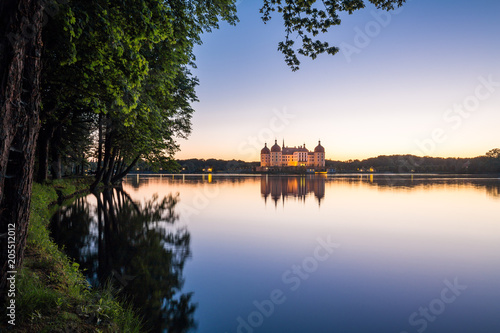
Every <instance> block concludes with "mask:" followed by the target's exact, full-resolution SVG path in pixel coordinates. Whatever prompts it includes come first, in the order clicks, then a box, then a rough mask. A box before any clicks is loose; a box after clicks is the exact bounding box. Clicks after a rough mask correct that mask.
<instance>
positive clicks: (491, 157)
mask: <svg viewBox="0 0 500 333" xmlns="http://www.w3.org/2000/svg"><path fill="white" fill-rule="evenodd" d="M139 165H140V168H139V169H140V170H141V171H154V168H153V167H152V166H150V165H148V164H147V163H145V162H142V164H141V163H139V164H138V166H139ZM259 165H260V163H259V162H245V161H240V160H230V161H226V160H219V159H206V160H205V159H196V158H193V159H188V160H177V161H176V163H175V164H172V168H167V169H165V170H164V171H166V172H183V173H202V172H228V173H243V172H254V171H255V168H256V167H258V166H259ZM325 165H326V168H328V169H335V170H336V171H337V172H370V170H373V172H391V173H406V172H418V173H430V172H436V173H500V149H498V148H496V149H492V150H490V151H488V152H487V153H486V155H484V156H478V157H474V158H452V157H450V158H443V157H429V156H425V157H419V156H414V155H390V156H387V155H381V156H378V157H372V158H367V159H364V160H348V161H334V160H326V162H325Z"/></svg>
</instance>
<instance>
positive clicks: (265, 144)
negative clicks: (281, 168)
mask: <svg viewBox="0 0 500 333" xmlns="http://www.w3.org/2000/svg"><path fill="white" fill-rule="evenodd" d="M260 153H261V154H271V151H270V150H269V148H267V142H266V143H264V148H262V150H261V151H260Z"/></svg>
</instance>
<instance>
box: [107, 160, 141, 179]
mask: <svg viewBox="0 0 500 333" xmlns="http://www.w3.org/2000/svg"><path fill="white" fill-rule="evenodd" d="M139 158H141V155H137V156H136V157H135V159H134V160H133V161H132V163H130V165H129V166H128V167H127V168H126V169H125V170H124V171H122V172H121V173H119V174H117V175H116V176H114V177H113V178H112V179H111V183H112V184H116V183H117V182H118V181H120V180H122V178H123V177H125V176H126V175H127V174H128V173H129V172H130V170H132V168H133V167H134V166H135V164H136V163H137V162H138V161H139Z"/></svg>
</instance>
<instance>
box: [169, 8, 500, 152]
mask: <svg viewBox="0 0 500 333" xmlns="http://www.w3.org/2000/svg"><path fill="white" fill-rule="evenodd" d="M261 4H262V1H259V0H240V1H239V3H238V6H237V8H238V17H239V19H240V22H239V23H238V24H237V25H236V26H230V25H228V24H226V23H225V22H224V23H222V24H221V26H220V29H219V30H214V31H213V32H212V33H207V34H204V35H203V36H202V39H203V44H202V45H200V46H197V47H196V48H195V55H196V58H197V59H196V64H197V69H195V70H194V71H193V73H194V75H196V76H197V77H198V78H199V80H200V85H199V86H198V87H197V94H198V97H199V99H200V101H199V102H196V103H194V105H193V107H194V109H195V110H196V111H195V113H194V116H193V119H192V133H191V135H190V136H189V138H188V139H187V140H184V139H179V140H178V143H179V144H180V148H181V151H180V152H178V153H177V154H176V156H175V157H176V158H178V159H188V158H205V159H208V158H219V159H239V160H244V161H258V160H260V149H262V148H263V147H264V143H267V145H268V146H271V145H272V144H274V140H275V139H276V140H278V143H279V144H280V145H281V143H282V142H283V140H284V141H285V145H286V146H299V145H302V144H306V147H307V148H309V149H312V148H314V147H315V146H316V145H317V144H318V141H319V140H321V145H322V146H323V147H325V151H326V158H327V159H333V160H349V159H364V158H369V157H375V156H379V155H393V154H414V155H418V156H435V157H475V156H480V155H484V154H485V153H486V152H487V151H488V150H490V149H493V148H497V147H500V131H499V129H498V126H499V124H500V38H499V37H500V20H498V13H500V1H497V0H475V1H461V0H439V1H436V0H411V1H409V2H407V3H406V4H405V5H404V6H403V7H402V8H400V9H398V10H397V11H396V12H389V14H388V13H387V12H384V11H380V10H377V9H376V8H375V7H374V6H373V5H371V4H369V5H368V6H367V7H366V8H364V9H362V10H359V11H357V12H355V13H354V14H352V15H347V14H345V15H342V16H341V19H342V24H341V25H340V26H336V27H332V28H331V30H330V31H329V32H328V33H327V34H324V35H322V36H320V38H322V39H323V40H326V41H328V42H329V43H330V45H334V46H337V47H340V51H339V53H337V54H336V55H335V56H330V55H326V54H325V55H320V56H319V57H318V58H317V59H316V60H309V59H306V58H303V57H302V58H299V59H300V60H301V66H300V70H299V71H297V72H292V71H291V70H290V68H289V67H287V65H286V64H285V62H284V59H283V55H282V54H281V53H280V52H279V51H277V45H278V42H279V41H281V40H283V39H284V29H283V22H282V20H281V18H280V17H279V16H277V15H275V16H274V17H273V18H272V20H271V21H270V22H268V23H267V24H264V23H263V22H262V21H261V19H260V16H261V15H260V14H259V8H260V7H261Z"/></svg>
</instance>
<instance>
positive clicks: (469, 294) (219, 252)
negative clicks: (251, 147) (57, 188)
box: [52, 175, 500, 333]
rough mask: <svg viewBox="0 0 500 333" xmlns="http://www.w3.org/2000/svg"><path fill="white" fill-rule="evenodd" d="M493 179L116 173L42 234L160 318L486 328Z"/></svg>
mask: <svg viewBox="0 0 500 333" xmlns="http://www.w3.org/2000/svg"><path fill="white" fill-rule="evenodd" d="M499 208H500V179H499V178H498V177H483V178H463V177H454V176H447V177H441V176H432V175H430V176H429V175H426V176H419V175H413V176H411V175H408V176H398V175H395V176H386V175H374V176H373V175H372V176H370V175H363V176H360V175H355V176H349V175H345V176H342V175H334V176H331V175H329V176H323V175H320V176H306V177H293V176H289V177H285V176H219V175H217V176H215V175H214V176H211V175H204V176H192V175H189V176H188V175H186V176H182V175H176V176H165V175H163V176H143V175H141V176H131V177H128V178H127V179H126V181H125V183H124V185H123V189H122V190H113V191H108V192H105V193H103V194H101V195H100V196H99V197H96V196H94V195H89V196H87V197H85V198H82V199H79V200H77V201H76V202H75V203H74V204H72V205H71V206H68V207H64V208H63V209H62V210H61V211H60V212H59V213H57V214H56V215H55V216H54V219H53V223H52V229H53V237H54V238H55V239H56V241H57V242H58V243H60V244H62V245H64V246H65V248H66V251H67V253H68V254H69V255H70V256H71V257H73V258H75V259H76V260H77V261H78V262H79V263H80V264H81V266H82V268H85V269H86V274H87V276H88V279H89V281H90V282H91V283H92V284H93V285H100V284H103V283H105V282H106V281H111V283H113V285H114V286H115V287H116V288H119V289H121V290H122V294H123V295H126V296H127V297H128V298H129V299H132V300H133V303H134V305H135V306H136V307H137V308H139V309H141V311H142V313H143V315H144V316H145V318H146V319H147V320H148V326H149V327H150V328H151V330H152V331H163V332H188V331H193V332H214V333H215V332H221V333H224V332H227V333H230V332H241V333H250V332H273V333H276V332H278V333H279V332H292V333H293V332H298V333H302V332H307V333H308V332H320V333H322V332H325V333H326V332H341V333H344V332H394V333H401V332H407V333H410V332H420V333H421V332H454V333H460V332H485V333H486V332H488V333H489V332H500V315H499V314H500V218H499V213H498V212H499Z"/></svg>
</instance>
